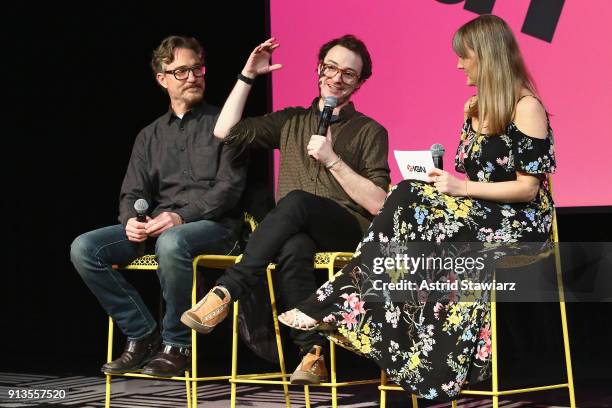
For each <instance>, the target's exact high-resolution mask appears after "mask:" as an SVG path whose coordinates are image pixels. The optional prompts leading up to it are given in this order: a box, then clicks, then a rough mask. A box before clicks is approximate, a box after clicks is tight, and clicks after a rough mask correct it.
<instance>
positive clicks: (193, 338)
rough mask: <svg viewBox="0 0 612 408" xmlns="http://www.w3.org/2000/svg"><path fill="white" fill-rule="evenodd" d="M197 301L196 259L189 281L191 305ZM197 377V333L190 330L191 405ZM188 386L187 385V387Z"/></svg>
mask: <svg viewBox="0 0 612 408" xmlns="http://www.w3.org/2000/svg"><path fill="white" fill-rule="evenodd" d="M196 303H198V260H197V259H194V261H193V278H192V283H191V307H194V306H195V305H196ZM195 378H198V333H197V332H196V331H195V330H193V329H192V330H191V380H192V383H191V402H190V401H189V397H188V398H187V402H188V403H190V404H191V406H192V407H197V406H198V383H197V381H195ZM188 388H189V387H188ZM188 392H189V391H188Z"/></svg>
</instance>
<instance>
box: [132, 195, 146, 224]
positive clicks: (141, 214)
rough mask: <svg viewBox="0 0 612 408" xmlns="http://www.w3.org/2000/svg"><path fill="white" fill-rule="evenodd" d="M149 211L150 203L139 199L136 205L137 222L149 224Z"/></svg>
mask: <svg viewBox="0 0 612 408" xmlns="http://www.w3.org/2000/svg"><path fill="white" fill-rule="evenodd" d="M148 209H149V203H147V200H145V199H144V198H139V199H138V200H136V202H135V203H134V210H136V221H138V222H147V210H148Z"/></svg>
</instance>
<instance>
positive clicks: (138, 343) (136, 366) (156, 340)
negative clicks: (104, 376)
mask: <svg viewBox="0 0 612 408" xmlns="http://www.w3.org/2000/svg"><path fill="white" fill-rule="evenodd" d="M160 344H161V336H160V335H159V333H158V332H157V330H156V331H154V332H153V333H151V334H149V335H148V336H147V337H144V338H142V339H140V340H128V342H127V343H126V344H125V349H124V350H123V353H122V354H121V356H119V358H118V359H116V360H113V361H111V362H109V363H106V364H104V365H103V366H102V368H101V370H102V372H103V373H109V374H123V373H130V372H139V371H140V368H141V367H142V366H143V365H145V364H146V363H148V362H149V360H151V358H153V356H154V355H155V353H157V350H158V349H159V346H160Z"/></svg>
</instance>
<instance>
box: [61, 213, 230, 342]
mask: <svg viewBox="0 0 612 408" xmlns="http://www.w3.org/2000/svg"><path fill="white" fill-rule="evenodd" d="M237 252H238V244H237V239H236V236H235V234H234V232H233V231H231V230H229V229H227V228H226V227H225V226H223V225H221V224H219V223H217V222H214V221H208V220H202V221H196V222H190V223H188V224H183V225H178V226H175V227H172V228H170V229H169V230H167V231H164V232H163V233H162V234H161V235H160V236H159V237H158V238H157V241H156V243H155V255H156V258H157V263H158V264H159V266H158V269H157V276H158V278H159V282H160V284H161V287H162V292H163V296H164V300H165V302H166V313H165V315H164V319H163V326H164V327H163V330H162V338H163V340H164V343H165V344H168V345H173V346H181V347H189V346H190V345H191V330H190V329H189V328H187V327H186V326H184V325H183V324H182V323H181V322H180V317H181V314H182V313H183V312H184V311H185V310H187V309H189V308H190V307H191V296H190V294H191V287H192V276H193V269H192V261H193V258H194V257H196V256H197V255H201V254H220V255H221V254H230V253H232V254H233V253H237ZM138 256H139V253H138V244H136V243H134V242H132V241H129V240H128V239H127V236H126V235H125V229H124V227H123V226H122V225H113V226H110V227H104V228H100V229H97V230H94V231H90V232H87V233H85V234H82V235H80V236H78V237H77V238H76V239H75V240H74V241H73V243H72V245H71V248H70V259H71V260H72V263H73V264H74V266H75V268H76V270H77V271H78V272H79V274H80V275H81V277H82V278H83V280H84V281H85V284H86V285H87V286H88V287H89V289H90V290H91V291H92V292H93V293H94V295H95V296H96V298H97V299H98V301H99V302H100V304H101V305H102V307H103V308H104V310H106V312H107V313H108V314H109V315H110V316H111V317H112V318H113V319H114V320H115V322H116V323H117V325H118V326H119V329H120V330H121V331H122V332H123V334H125V335H126V336H127V337H128V339H129V340H138V339H141V338H143V337H145V336H147V335H149V334H151V333H152V332H153V331H154V330H156V326H157V324H156V322H155V319H153V317H152V316H151V313H150V312H149V310H148V309H147V307H146V306H145V304H144V302H143V300H142V298H141V297H140V295H139V294H138V292H137V291H136V289H135V288H134V287H133V286H132V285H131V284H129V283H128V281H127V280H126V279H125V277H124V276H123V274H122V273H121V272H120V271H117V270H114V269H113V268H112V265H113V264H128V263H130V262H131V261H133V260H134V259H136V258H137V257H138Z"/></svg>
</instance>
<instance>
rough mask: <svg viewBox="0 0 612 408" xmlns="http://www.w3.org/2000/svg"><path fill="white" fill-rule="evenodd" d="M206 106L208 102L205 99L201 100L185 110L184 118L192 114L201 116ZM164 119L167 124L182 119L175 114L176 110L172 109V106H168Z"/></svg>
mask: <svg viewBox="0 0 612 408" xmlns="http://www.w3.org/2000/svg"><path fill="white" fill-rule="evenodd" d="M205 106H206V102H204V101H202V102H200V103H199V104H197V105H195V106H194V107H192V108H191V109H190V110H188V111H187V112H185V114H184V115H183V119H184V118H186V117H188V116H191V115H195V116H196V117H198V116H200V115H201V114H202V112H204V109H205ZM164 120H165V121H166V123H167V124H171V123H172V122H174V121H175V120H180V119H179V117H178V116H176V115H175V114H174V111H173V110H172V106H169V107H168V112H166V114H165V115H164Z"/></svg>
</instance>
